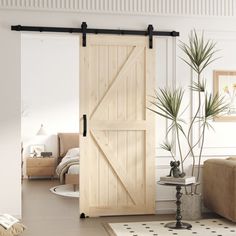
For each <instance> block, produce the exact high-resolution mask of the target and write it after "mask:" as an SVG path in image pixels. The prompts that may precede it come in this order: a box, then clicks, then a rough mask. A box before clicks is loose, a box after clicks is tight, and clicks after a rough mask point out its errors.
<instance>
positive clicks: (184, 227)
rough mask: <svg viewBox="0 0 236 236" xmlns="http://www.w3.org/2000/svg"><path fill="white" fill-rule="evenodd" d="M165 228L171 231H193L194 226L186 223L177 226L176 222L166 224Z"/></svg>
mask: <svg viewBox="0 0 236 236" xmlns="http://www.w3.org/2000/svg"><path fill="white" fill-rule="evenodd" d="M165 227H167V228H170V229H191V228H192V225H190V224H189V223H185V222H181V223H180V224H177V223H176V222H170V223H167V224H165Z"/></svg>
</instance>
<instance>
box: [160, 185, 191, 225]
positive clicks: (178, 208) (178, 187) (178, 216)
mask: <svg viewBox="0 0 236 236" xmlns="http://www.w3.org/2000/svg"><path fill="white" fill-rule="evenodd" d="M157 183H158V184H160V185H165V186H175V187H176V195H175V196H176V218H175V219H176V221H175V222H170V223H167V224H165V227H168V228H170V229H191V228H192V225H191V224H189V223H186V222H182V221H181V220H182V216H181V201H180V199H181V196H182V193H181V187H182V186H188V185H192V184H169V183H164V182H161V181H158V182H157Z"/></svg>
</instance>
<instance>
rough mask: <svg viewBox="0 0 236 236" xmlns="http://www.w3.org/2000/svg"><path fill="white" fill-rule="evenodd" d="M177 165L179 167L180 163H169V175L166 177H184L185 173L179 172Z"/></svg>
mask: <svg viewBox="0 0 236 236" xmlns="http://www.w3.org/2000/svg"><path fill="white" fill-rule="evenodd" d="M179 165H180V161H171V162H170V166H171V169H170V174H169V175H168V176H169V177H171V176H172V175H173V177H175V178H179V177H184V176H185V173H184V172H181V171H180V169H179Z"/></svg>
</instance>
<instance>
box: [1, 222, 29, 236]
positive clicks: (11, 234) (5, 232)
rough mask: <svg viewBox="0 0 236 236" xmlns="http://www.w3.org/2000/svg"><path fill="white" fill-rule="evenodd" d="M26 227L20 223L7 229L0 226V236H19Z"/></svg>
mask: <svg viewBox="0 0 236 236" xmlns="http://www.w3.org/2000/svg"><path fill="white" fill-rule="evenodd" d="M25 229H26V227H25V226H24V225H23V224H22V223H15V224H14V225H12V226H11V227H10V228H9V229H5V228H4V227H3V226H2V225H0V236H17V235H20V234H21V233H22V232H23V231H24V230H25Z"/></svg>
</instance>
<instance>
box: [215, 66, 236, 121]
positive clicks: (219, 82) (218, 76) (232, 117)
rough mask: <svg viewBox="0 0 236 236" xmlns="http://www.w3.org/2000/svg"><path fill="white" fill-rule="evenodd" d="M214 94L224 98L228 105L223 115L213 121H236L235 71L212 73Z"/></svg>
mask: <svg viewBox="0 0 236 236" xmlns="http://www.w3.org/2000/svg"><path fill="white" fill-rule="evenodd" d="M213 80H214V94H216V93H218V94H219V95H220V96H222V97H224V99H225V102H226V103H227V104H228V105H229V106H228V109H227V110H226V112H224V114H221V115H220V116H219V117H217V118H215V119H214V120H215V121H236V71H229V70H224V71H223V70H216V71H214V72H213Z"/></svg>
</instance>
